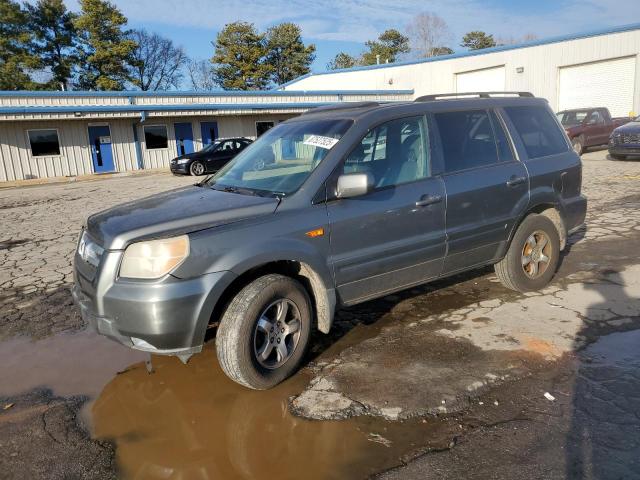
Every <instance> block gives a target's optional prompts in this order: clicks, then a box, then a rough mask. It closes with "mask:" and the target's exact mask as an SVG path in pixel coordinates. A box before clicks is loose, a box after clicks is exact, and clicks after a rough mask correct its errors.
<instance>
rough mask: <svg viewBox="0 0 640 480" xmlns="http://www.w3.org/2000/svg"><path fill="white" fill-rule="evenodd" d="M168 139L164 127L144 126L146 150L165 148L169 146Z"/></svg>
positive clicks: (165, 127)
mask: <svg viewBox="0 0 640 480" xmlns="http://www.w3.org/2000/svg"><path fill="white" fill-rule="evenodd" d="M168 138H169V137H168V135H167V126H166V125H145V126H144V143H145V145H146V147H147V150H154V149H158V148H167V147H168V146H169V140H168Z"/></svg>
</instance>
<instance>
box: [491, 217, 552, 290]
mask: <svg viewBox="0 0 640 480" xmlns="http://www.w3.org/2000/svg"><path fill="white" fill-rule="evenodd" d="M559 260H560V236H559V235H558V230H557V229H556V226H555V225H554V224H553V222H552V221H551V220H550V219H549V218H548V217H545V216H544V215H537V214H532V215H529V216H527V217H526V218H525V219H524V220H523V221H522V223H521V224H520V226H519V227H518V229H517V230H516V233H515V235H514V236H513V239H512V240H511V245H509V250H507V254H506V255H505V257H504V258H503V259H502V260H501V261H500V262H498V263H496V265H495V271H496V275H497V276H498V279H499V280H500V282H502V284H503V285H504V286H505V287H507V288H510V289H511V290H517V291H519V292H529V291H532V290H540V289H541V288H544V287H545V286H546V285H547V284H548V283H549V282H550V281H551V279H552V278H553V275H554V274H555V272H556V269H557V268H558V261H559Z"/></svg>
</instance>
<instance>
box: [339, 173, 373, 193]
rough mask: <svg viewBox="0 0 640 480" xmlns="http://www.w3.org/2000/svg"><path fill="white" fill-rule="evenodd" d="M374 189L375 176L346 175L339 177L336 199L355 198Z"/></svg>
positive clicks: (365, 174)
mask: <svg viewBox="0 0 640 480" xmlns="http://www.w3.org/2000/svg"><path fill="white" fill-rule="evenodd" d="M372 187H373V175H371V174H370V173H368V172H367V173H345V174H343V175H340V176H339V177H338V185H337V187H336V197H338V198H353V197H359V196H360V195H365V194H367V193H369V190H371V188H372Z"/></svg>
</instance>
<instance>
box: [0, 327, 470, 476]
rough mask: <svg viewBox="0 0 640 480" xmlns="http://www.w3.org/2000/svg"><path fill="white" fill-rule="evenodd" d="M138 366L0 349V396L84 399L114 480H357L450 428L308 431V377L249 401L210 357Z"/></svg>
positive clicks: (354, 424) (57, 347)
mask: <svg viewBox="0 0 640 480" xmlns="http://www.w3.org/2000/svg"><path fill="white" fill-rule="evenodd" d="M147 358H148V357H147V355H145V354H142V353H140V352H135V351H133V350H130V349H127V348H125V347H122V346H120V345H118V344H116V343H114V342H111V341H109V340H107V339H104V338H103V337H100V336H97V335H96V334H94V333H92V332H90V331H82V332H78V333H75V334H59V335H56V336H53V337H49V338H47V339H44V340H39V341H32V340H30V339H27V338H13V339H10V340H6V341H3V342H0V364H1V365H2V369H1V370H2V375H1V377H2V381H1V383H0V396H12V395H18V394H22V393H25V392H29V391H32V390H34V389H36V388H40V387H44V388H49V389H51V390H52V392H53V394H54V395H57V396H61V397H69V396H73V395H86V396H87V397H88V398H89V401H88V402H87V403H86V404H85V405H84V407H83V410H82V411H81V413H80V421H81V423H82V424H83V425H85V426H86V427H87V428H88V429H89V430H90V432H91V435H92V437H93V438H96V439H99V440H107V441H110V442H112V443H113V444H114V445H115V447H116V465H117V468H118V474H119V476H122V477H123V478H145V479H147V478H148V479H155V478H157V479H167V478H179V479H190V478H195V479H233V478H242V479H272V478H285V479H286V478H308V479H316V478H317V479H338V478H366V477H367V476H369V475H371V474H373V473H376V472H379V471H381V470H384V469H387V468H391V467H394V466H396V465H398V464H399V463H400V461H401V459H406V458H411V457H412V456H413V455H416V454H418V453H420V452H424V451H425V449H427V450H428V449H429V448H435V449H441V448H446V447H447V446H448V444H449V441H450V439H451V438H452V437H453V435H454V434H455V433H456V429H458V428H459V427H458V425H457V423H455V421H453V420H452V421H450V422H442V421H440V422H435V421H434V422H426V421H422V420H421V419H416V420H411V421H405V422H386V421H384V420H379V419H373V418H370V417H358V418H356V419H350V420H345V421H322V422H319V421H312V420H305V419H301V418H298V417H295V416H293V415H292V414H290V413H289V410H288V403H289V399H290V398H291V397H292V396H294V395H297V394H299V393H300V392H301V391H302V390H303V389H304V387H305V386H306V385H307V383H308V381H309V379H310V373H309V372H308V371H306V370H303V371H302V372H301V373H299V374H297V375H296V376H295V377H294V378H292V379H290V380H289V381H287V382H285V383H284V384H282V385H280V386H278V387H276V388H275V389H272V390H269V391H263V392H258V391H252V390H248V389H245V388H243V387H241V386H239V385H237V384H235V383H233V382H232V381H230V380H229V379H228V378H227V377H226V376H225V375H224V374H223V373H222V371H221V370H220V368H219V366H218V363H217V359H216V355H215V345H214V344H213V342H210V343H209V344H208V345H207V347H206V348H205V350H204V352H203V353H201V354H199V355H196V356H194V357H193V358H192V359H191V360H190V361H189V364H188V365H183V364H182V363H181V362H180V361H179V360H178V359H176V358H173V357H161V356H153V357H152V363H153V368H154V372H153V373H151V374H149V373H148V372H147V369H146V366H145V363H144V361H145V360H146V359H147Z"/></svg>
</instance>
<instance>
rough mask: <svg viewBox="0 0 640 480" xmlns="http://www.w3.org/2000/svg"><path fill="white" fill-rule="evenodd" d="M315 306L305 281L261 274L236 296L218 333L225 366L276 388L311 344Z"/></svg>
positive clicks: (247, 382)
mask: <svg viewBox="0 0 640 480" xmlns="http://www.w3.org/2000/svg"><path fill="white" fill-rule="evenodd" d="M311 319H312V310H311V302H310V300H309V295H308V294H307V292H306V290H305V289H304V287H303V286H302V285H301V284H300V282H298V281H296V280H294V279H293V278H290V277H286V276H284V275H278V274H270V275H265V276H263V277H260V278H258V279H256V280H254V281H253V282H251V283H250V284H249V285H247V286H246V287H244V288H243V289H242V290H241V291H240V292H239V293H238V294H237V295H236V296H235V297H234V298H233V300H232V301H231V303H230V304H229V306H228V307H227V310H226V311H225V313H224V315H223V316H222V320H221V321H220V327H219V328H218V333H217V336H216V351H217V354H218V360H219V362H220V366H221V367H222V370H223V371H224V372H225V373H226V374H227V376H229V378H231V379H232V380H234V381H236V382H238V383H240V384H241V385H244V386H245V387H249V388H253V389H256V390H264V389H267V388H271V387H273V386H275V385H277V384H278V383H280V382H282V381H283V380H285V379H286V378H288V377H289V376H291V375H292V374H293V373H294V372H295V371H296V370H297V369H298V367H299V365H300V363H301V361H302V358H303V356H304V353H305V351H306V348H307V344H308V343H309V334H310V332H311Z"/></svg>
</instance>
